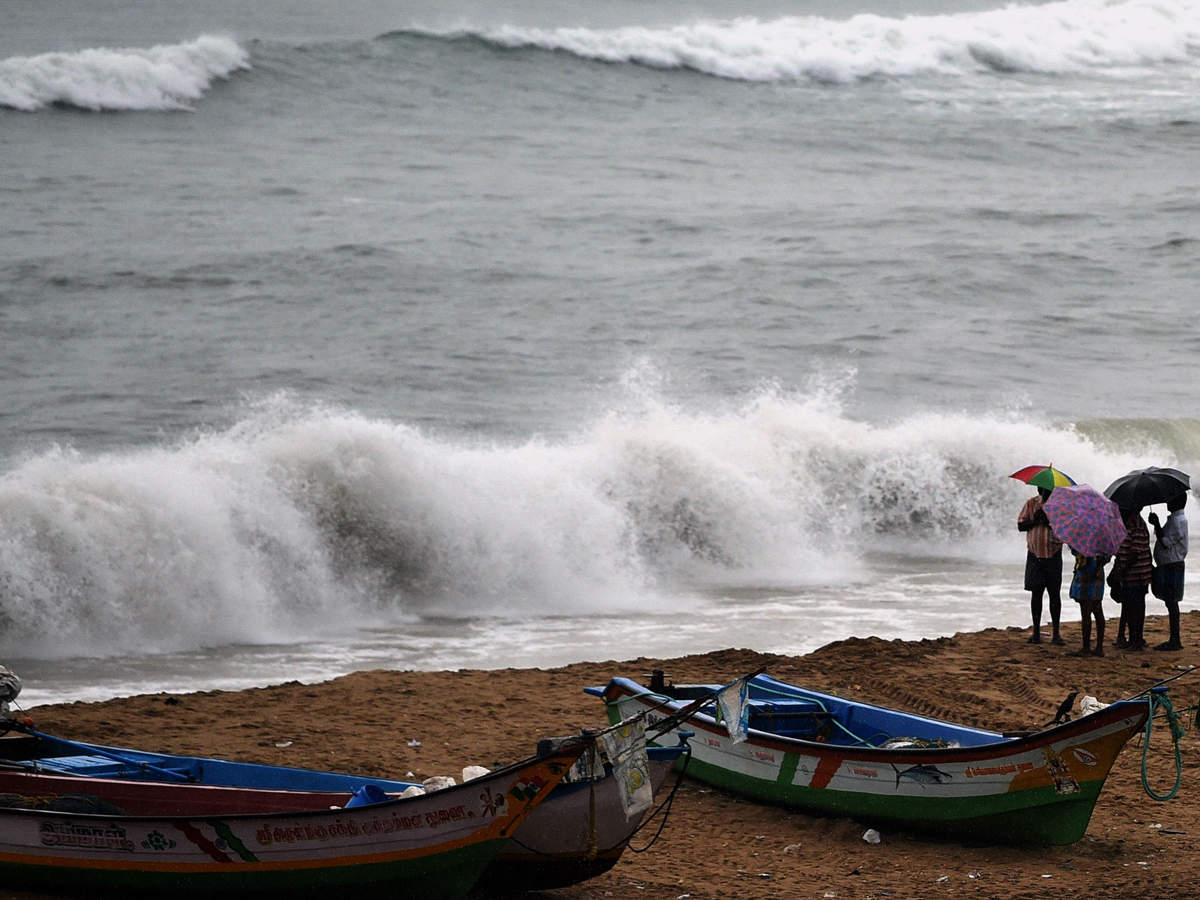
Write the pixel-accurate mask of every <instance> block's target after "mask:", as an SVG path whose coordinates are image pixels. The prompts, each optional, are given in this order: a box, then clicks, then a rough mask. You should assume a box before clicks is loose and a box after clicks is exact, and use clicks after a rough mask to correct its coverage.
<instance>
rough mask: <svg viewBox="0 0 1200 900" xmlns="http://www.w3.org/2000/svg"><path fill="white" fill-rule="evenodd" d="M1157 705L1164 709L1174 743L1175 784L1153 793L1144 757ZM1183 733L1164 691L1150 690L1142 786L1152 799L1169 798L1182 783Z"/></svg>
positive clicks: (1147, 753)
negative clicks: (1159, 792)
mask: <svg viewBox="0 0 1200 900" xmlns="http://www.w3.org/2000/svg"><path fill="white" fill-rule="evenodd" d="M1159 706H1161V707H1162V708H1163V709H1164V710H1165V711H1166V714H1167V722H1169V723H1170V725H1171V742H1172V743H1173V744H1174V745H1175V786H1174V787H1172V788H1171V790H1170V792H1168V793H1166V794H1158V793H1155V791H1154V789H1153V788H1152V787H1150V777H1149V775H1147V773H1146V759H1147V757H1148V756H1149V754H1150V735H1151V734H1153V733H1154V713H1155V709H1156V707H1159ZM1183 735H1184V728H1183V724H1182V723H1181V722H1180V720H1179V713H1177V712H1175V709H1174V707H1172V706H1171V698H1170V697H1169V696H1167V694H1166V693H1165V692H1164V693H1159V692H1158V691H1151V692H1150V714H1149V715H1148V716H1146V739H1145V741H1143V742H1142V787H1143V788H1144V789H1145V791H1146V794H1147V796H1149V797H1150V798H1151V799H1153V800H1160V801H1166V800H1170V799H1171V798H1172V797H1174V796H1175V795H1176V794H1178V793H1179V786H1180V784H1182V783H1183V757H1182V755H1181V754H1180V752H1179V739H1180V738H1181V737H1183Z"/></svg>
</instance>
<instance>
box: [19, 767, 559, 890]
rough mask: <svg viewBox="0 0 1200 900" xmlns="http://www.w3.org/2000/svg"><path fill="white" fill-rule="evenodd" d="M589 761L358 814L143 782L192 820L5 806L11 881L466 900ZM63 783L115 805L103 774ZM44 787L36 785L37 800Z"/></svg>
mask: <svg viewBox="0 0 1200 900" xmlns="http://www.w3.org/2000/svg"><path fill="white" fill-rule="evenodd" d="M579 753H580V749H579V748H575V749H573V750H571V749H562V750H559V751H556V752H555V753H553V754H550V755H547V756H544V757H540V758H535V759H531V760H527V761H525V762H523V763H520V764H517V765H514V766H510V767H507V768H505V769H501V770H498V771H497V772H493V773H490V774H489V775H486V776H484V777H482V778H479V779H476V780H474V781H471V782H469V783H467V784H464V785H459V786H457V787H454V788H447V789H445V790H443V791H437V792H434V793H432V794H427V795H424V796H420V797H413V798H408V799H394V800H387V801H384V802H381V803H375V804H369V805H363V806H357V807H350V808H335V809H330V808H329V807H328V806H322V807H319V808H313V809H310V810H307V811H288V812H275V813H266V814H255V813H231V814H228V815H220V814H214V813H212V812H211V811H210V809H211V808H208V809H206V811H205V812H203V813H198V812H194V813H189V812H188V811H187V798H188V797H190V796H195V792H196V791H198V790H204V788H203V787H197V786H192V785H184V786H172V785H161V784H145V783H143V784H140V785H136V784H135V785H134V788H139V789H141V790H145V791H174V792H175V793H174V796H175V797H176V800H177V802H178V803H179V809H180V813H179V814H178V815H175V816H162V815H148V816H140V815H124V814H120V813H114V814H99V813H75V812H61V811H54V810H50V809H36V808H35V809H28V808H3V809H0V877H3V879H4V883H5V884H7V885H9V886H10V887H16V886H23V887H34V888H39V889H43V890H46V889H49V890H79V889H86V890H87V891H88V892H91V893H94V892H97V891H120V892H139V893H156V894H165V893H167V892H172V893H177V894H179V893H184V894H192V895H209V896H211V895H216V894H221V893H232V894H233V895H238V896H240V895H244V894H276V895H278V894H284V893H287V894H296V893H312V892H316V891H328V890H331V889H345V888H353V889H355V890H360V889H361V890H365V889H372V890H375V889H379V890H391V891H393V892H396V891H397V890H399V891H402V892H406V893H412V894H414V895H416V894H418V893H419V894H420V896H422V897H423V898H425V897H460V896H464V895H465V894H466V893H467V892H468V891H470V890H471V888H472V887H473V886H474V884H475V882H476V881H477V880H478V878H479V876H480V874H482V872H483V870H484V869H485V868H486V867H487V865H488V863H490V862H491V860H492V858H493V857H494V856H495V855H496V854H497V853H498V852H500V850H501V849H503V847H504V846H505V844H506V843H507V842H508V840H509V839H510V838H511V836H512V835H513V834H514V833H516V830H517V829H518V828H519V827H520V825H521V823H522V822H523V821H524V820H525V818H526V817H527V816H528V815H529V814H530V812H532V811H533V810H534V809H535V808H536V807H537V805H538V804H540V803H541V802H542V801H543V800H545V798H546V797H548V796H549V795H550V793H551V791H552V790H553V789H554V787H555V785H557V783H558V782H559V781H560V780H561V779H562V777H563V776H564V775H565V774H566V772H567V771H568V770H569V769H570V767H571V765H572V763H573V762H574V761H575V759H577V758H578V756H579ZM21 777H22V776H20V775H11V774H10V775H6V777H5V784H6V786H7V787H8V788H9V789H12V788H13V787H14V786H16V787H19V786H20V781H19V779H20V778H21ZM25 777H27V778H29V779H36V778H40V777H43V776H37V775H29V776H25ZM14 779H18V780H17V781H14ZM60 780H61V781H63V782H74V783H75V785H76V786H77V787H76V792H77V793H80V794H88V795H90V796H93V797H96V798H98V799H100V800H104V794H105V787H104V783H105V780H104V779H87V778H78V779H69V778H63V779H60ZM109 783H113V782H109ZM115 783H116V784H120V783H119V782H115ZM45 784H46V782H44V781H43V782H36V781H30V782H29V784H28V788H29V791H30V793H31V794H32V792H33V791H36V790H37V789H38V788H39V786H40V787H44V785H45ZM129 789H130V784H125V785H124V787H123V790H126V791H128V790H129ZM233 790H235V791H236V789H233ZM253 793H262V792H253ZM33 796H34V797H36V795H33ZM326 796H328V795H326ZM113 797H114V800H115V799H116V795H113ZM42 799H43V800H45V799H46V798H45V795H43V797H42Z"/></svg>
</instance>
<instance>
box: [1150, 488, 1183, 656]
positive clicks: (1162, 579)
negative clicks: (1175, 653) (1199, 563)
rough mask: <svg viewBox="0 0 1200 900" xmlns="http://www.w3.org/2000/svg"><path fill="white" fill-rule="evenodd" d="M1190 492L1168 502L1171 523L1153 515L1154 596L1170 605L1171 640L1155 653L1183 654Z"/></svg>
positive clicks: (1177, 495) (1168, 612) (1168, 517)
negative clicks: (1185, 510)
mask: <svg viewBox="0 0 1200 900" xmlns="http://www.w3.org/2000/svg"><path fill="white" fill-rule="evenodd" d="M1185 506H1187V492H1186V491H1181V492H1180V493H1178V494H1176V495H1175V496H1174V497H1172V498H1171V499H1170V500H1168V501H1167V512H1168V513H1169V515H1168V516H1167V521H1166V523H1165V524H1161V525H1160V524H1159V521H1158V514H1157V513H1150V524H1151V525H1153V526H1154V562H1155V564H1156V565H1157V566H1158V568H1157V569H1156V570H1155V576H1154V596H1156V597H1158V599H1159V600H1161V601H1162V602H1163V603H1165V604H1166V605H1167V621H1168V622H1169V623H1170V628H1171V636H1170V637H1169V638H1168V639H1167V640H1166V641H1164V642H1163V643H1161V644H1158V645H1156V646H1155V648H1154V649H1155V650H1182V649H1183V643H1182V642H1181V641H1180V639H1179V602H1180V601H1181V600H1183V560H1184V557H1186V556H1187V551H1188V526H1187V516H1185V515H1184V513H1183V508H1184V507H1185Z"/></svg>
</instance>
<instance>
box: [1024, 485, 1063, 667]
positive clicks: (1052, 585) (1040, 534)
mask: <svg viewBox="0 0 1200 900" xmlns="http://www.w3.org/2000/svg"><path fill="white" fill-rule="evenodd" d="M1051 490H1052V489H1051V488H1044V487H1040V488H1038V492H1037V496H1036V497H1030V498H1029V499H1028V500H1026V501H1025V505H1024V506H1022V507H1021V512H1020V513H1018V515H1017V531H1023V532H1025V549H1026V553H1025V590H1027V591H1029V611H1030V613H1031V615H1032V616H1033V634H1032V635H1031V636H1030V638H1029V643H1031V644H1040V643H1041V642H1042V595H1043V594H1049V595H1050V626H1051V628H1052V630H1053V633H1052V636H1051V638H1050V641H1051V643H1054V644H1062V643H1064V642H1063V639H1062V636H1061V635H1060V634H1059V633H1058V625H1059V619H1060V618H1061V617H1062V541H1060V540H1059V539H1058V538H1056V537H1055V536H1054V530H1053V529H1052V528H1051V527H1050V520H1049V519H1047V518H1046V511H1045V510H1044V509H1042V503H1043V502H1044V501H1045V499H1046V498H1047V497H1049V496H1050V491H1051Z"/></svg>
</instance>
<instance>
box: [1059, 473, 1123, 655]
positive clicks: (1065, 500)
mask: <svg viewBox="0 0 1200 900" xmlns="http://www.w3.org/2000/svg"><path fill="white" fill-rule="evenodd" d="M1042 508H1043V510H1045V513H1046V517H1047V518H1048V519H1049V520H1050V527H1051V528H1053V529H1054V534H1055V535H1056V536H1057V537H1058V538H1060V539H1061V540H1062V541H1064V542H1065V543H1066V544H1067V546H1069V547H1070V548H1071V552H1072V553H1074V554H1075V573H1074V577H1073V578H1072V579H1071V599H1072V600H1074V601H1075V602H1077V603H1078V604H1079V614H1080V625H1081V628H1080V631H1081V632H1082V635H1083V648H1082V649H1081V650H1078V651H1076V652H1075V653H1073V654H1072V656H1103V655H1104V566H1105V565H1106V564H1107V563H1108V560H1109V559H1110V558H1111V557H1112V555H1113V554H1114V553H1116V552H1117V550H1118V549H1119V548H1120V546H1121V543H1122V542H1123V541H1124V540H1125V536H1126V533H1125V523H1124V522H1122V521H1121V510H1120V509H1119V508H1118V507H1117V504H1115V503H1113V502H1112V501H1111V500H1109V499H1108V498H1107V497H1105V496H1104V495H1103V494H1101V493H1099V492H1098V491H1097V490H1096V489H1095V488H1093V487H1091V486H1090V485H1087V484H1079V485H1068V486H1065V487H1060V488H1055V490H1054V493H1053V494H1051V495H1050V497H1049V499H1048V500H1046V502H1045V503H1044V504H1043V505H1042ZM1093 620H1095V623H1096V648H1095V649H1094V650H1093V649H1092V646H1091V641H1092V621H1093Z"/></svg>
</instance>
